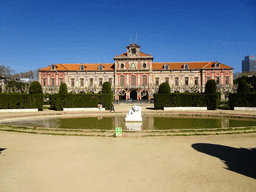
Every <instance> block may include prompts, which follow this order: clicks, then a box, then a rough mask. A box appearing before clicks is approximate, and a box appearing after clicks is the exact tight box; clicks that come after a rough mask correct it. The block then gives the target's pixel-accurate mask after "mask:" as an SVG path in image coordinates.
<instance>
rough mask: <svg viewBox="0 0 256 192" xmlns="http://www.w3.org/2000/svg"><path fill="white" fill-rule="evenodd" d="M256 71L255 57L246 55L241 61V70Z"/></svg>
mask: <svg viewBox="0 0 256 192" xmlns="http://www.w3.org/2000/svg"><path fill="white" fill-rule="evenodd" d="M250 71H256V58H255V57H254V56H246V57H244V60H243V61H242V72H250Z"/></svg>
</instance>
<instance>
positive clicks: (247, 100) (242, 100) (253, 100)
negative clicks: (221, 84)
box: [229, 93, 256, 109]
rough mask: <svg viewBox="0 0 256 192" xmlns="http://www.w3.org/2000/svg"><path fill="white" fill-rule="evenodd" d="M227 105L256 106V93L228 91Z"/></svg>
mask: <svg viewBox="0 0 256 192" xmlns="http://www.w3.org/2000/svg"><path fill="white" fill-rule="evenodd" d="M229 107H230V108H231V109H233V108H234V107H256V93H230V94H229Z"/></svg>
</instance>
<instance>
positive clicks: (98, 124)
mask: <svg viewBox="0 0 256 192" xmlns="http://www.w3.org/2000/svg"><path fill="white" fill-rule="evenodd" d="M142 117H143V118H142V122H125V121H124V119H125V117H124V116H119V117H79V118H55V119H40V120H26V121H17V122H15V121H12V122H8V123H3V124H11V125H21V126H33V127H34V126H38V127H46V128H67V129H100V130H113V129H114V128H115V127H122V128H123V130H135V131H136V130H169V129H201V128H228V127H247V126H256V119H245V118H237V119H234V118H226V117H220V118H217V117H215V118H212V117H205V116H200V117H194V116H184V117H183V116H142Z"/></svg>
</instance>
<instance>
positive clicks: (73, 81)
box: [71, 79, 75, 87]
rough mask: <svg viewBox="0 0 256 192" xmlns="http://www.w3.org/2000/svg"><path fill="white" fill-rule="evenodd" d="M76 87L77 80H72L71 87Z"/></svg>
mask: <svg viewBox="0 0 256 192" xmlns="http://www.w3.org/2000/svg"><path fill="white" fill-rule="evenodd" d="M74 86H75V79H71V87H74Z"/></svg>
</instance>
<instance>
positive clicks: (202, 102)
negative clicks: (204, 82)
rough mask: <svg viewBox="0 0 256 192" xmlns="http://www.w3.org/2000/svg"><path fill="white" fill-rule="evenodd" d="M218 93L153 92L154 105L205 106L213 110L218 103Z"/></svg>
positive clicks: (156, 106)
mask: <svg viewBox="0 0 256 192" xmlns="http://www.w3.org/2000/svg"><path fill="white" fill-rule="evenodd" d="M219 98H220V97H219V94H200V93H169V94H159V93H156V94H154V107H155V108H156V109H163V108H164V107H206V106H207V108H208V109H209V110H214V109H216V108H217V107H218V105H219V100H220V99H219Z"/></svg>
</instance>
